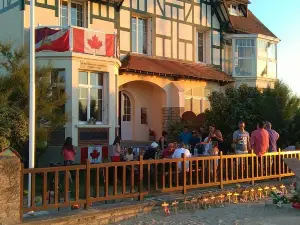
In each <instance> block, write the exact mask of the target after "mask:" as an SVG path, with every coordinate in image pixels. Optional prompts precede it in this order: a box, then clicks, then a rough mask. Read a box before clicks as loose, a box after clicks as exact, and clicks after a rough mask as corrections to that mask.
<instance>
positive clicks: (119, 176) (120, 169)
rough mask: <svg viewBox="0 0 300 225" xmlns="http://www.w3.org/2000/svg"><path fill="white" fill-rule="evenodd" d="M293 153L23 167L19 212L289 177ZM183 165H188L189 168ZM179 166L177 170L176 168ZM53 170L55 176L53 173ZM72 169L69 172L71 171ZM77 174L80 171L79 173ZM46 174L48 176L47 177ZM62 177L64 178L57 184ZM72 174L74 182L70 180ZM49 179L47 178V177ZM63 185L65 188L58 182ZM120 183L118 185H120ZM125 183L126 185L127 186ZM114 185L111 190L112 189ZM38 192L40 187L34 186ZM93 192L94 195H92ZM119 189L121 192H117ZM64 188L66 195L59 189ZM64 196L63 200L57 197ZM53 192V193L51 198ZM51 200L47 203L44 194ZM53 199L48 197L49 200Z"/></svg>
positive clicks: (221, 155) (280, 152)
mask: <svg viewBox="0 0 300 225" xmlns="http://www.w3.org/2000/svg"><path fill="white" fill-rule="evenodd" d="M287 157H288V158H291V157H296V158H298V159H300V151H290V152H282V151H281V150H280V149H279V151H278V152H273V153H267V154H265V155H264V156H262V157H257V156H256V155H255V154H254V152H253V151H252V152H251V153H249V154H242V155H223V154H222V152H221V153H220V155H219V156H197V157H186V156H185V155H184V154H183V155H182V156H181V158H167V159H155V160H143V156H139V160H138V161H130V162H108V163H101V164H91V163H90V162H89V160H87V162H86V164H84V165H74V166H60V167H50V168H36V169H23V167H22V168H21V175H22V176H21V189H22V190H21V191H20V193H21V202H20V205H21V206H22V207H21V209H20V210H21V212H23V211H24V212H28V211H32V210H46V209H50V208H59V207H64V206H68V205H70V204H84V208H88V207H89V205H90V204H91V203H93V202H97V201H107V200H115V199H122V198H134V197H138V198H139V200H143V199H144V196H145V195H146V194H149V193H155V192H174V191H182V193H183V194H186V193H187V191H188V190H189V189H192V188H204V187H212V186H220V187H221V188H223V187H224V185H226V184H233V183H241V182H251V183H252V184H254V183H255V181H257V180H267V179H271V178H272V179H273V178H277V179H279V180H281V179H282V177H287V176H292V175H293V173H292V172H290V171H289V170H288V169H287V167H286V165H285V164H284V163H283V161H282V160H283V159H284V158H287ZM187 164H189V166H188V167H187ZM180 165H181V171H179V170H178V168H179V166H180ZM53 173H54V178H53V179H51V177H53V175H51V174H53ZM72 173H73V175H72ZM80 173H84V174H82V175H80ZM28 174H31V176H32V184H31V188H32V190H31V192H32V195H31V197H32V199H31V202H32V203H31V206H29V207H27V206H26V207H25V206H23V198H22V197H23V180H24V176H27V175H28ZM49 174H50V175H49ZM62 174H63V175H64V176H63V179H64V182H61V180H62V177H61V176H60V175H62ZM81 176H84V179H80V180H81V181H84V186H83V188H85V195H84V196H82V195H81V194H80V193H82V192H80V190H81V188H82V185H80V180H79V178H80V177H81ZM69 178H72V181H73V182H72V184H71V183H70V182H69ZM37 179H41V180H42V183H43V185H42V187H41V188H40V187H38V186H37V185H36V183H37ZM49 179H51V180H49ZM49 181H50V182H51V185H53V183H54V188H53V193H49V191H48V190H49V187H48V182H49ZM62 184H63V185H64V188H62V187H61V185H62ZM71 185H73V186H75V196H74V197H73V199H70V196H69V191H70V190H71ZM119 185H121V186H120V187H121V188H118V187H119ZM128 186H129V188H128ZM111 187H112V191H111V189H110V188H111ZM39 188H40V189H41V190H38V189H39ZM91 190H92V191H93V194H92V196H91ZM120 190H121V191H120ZM61 191H64V193H60V192H61ZM61 194H63V195H62V196H63V198H61V197H60V196H61ZM53 195H54V196H53ZM36 196H41V197H42V199H43V202H42V204H41V205H38V204H36V203H35V200H36V199H35V197H36ZM48 197H49V198H50V199H49V202H48V201H47V198H48ZM52 197H54V200H52V201H51V198H52Z"/></svg>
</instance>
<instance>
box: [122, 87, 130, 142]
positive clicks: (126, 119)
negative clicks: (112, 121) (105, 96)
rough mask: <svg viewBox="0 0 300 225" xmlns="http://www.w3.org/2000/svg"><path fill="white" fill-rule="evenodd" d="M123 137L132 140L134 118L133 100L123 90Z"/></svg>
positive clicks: (125, 139)
mask: <svg viewBox="0 0 300 225" xmlns="http://www.w3.org/2000/svg"><path fill="white" fill-rule="evenodd" d="M120 102H121V137H122V140H124V141H132V136H133V135H132V133H133V122H132V120H133V118H132V111H133V108H132V101H131V99H130V97H129V96H128V94H126V93H125V92H121V101H120Z"/></svg>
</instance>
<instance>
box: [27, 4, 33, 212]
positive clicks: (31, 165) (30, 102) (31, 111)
mask: <svg viewBox="0 0 300 225" xmlns="http://www.w3.org/2000/svg"><path fill="white" fill-rule="evenodd" d="M29 83H30V93H29V168H34V162H35V1H33V0H31V1H30V80H29ZM30 205H31V174H29V177H28V206H29V207H30Z"/></svg>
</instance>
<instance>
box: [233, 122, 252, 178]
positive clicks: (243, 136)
mask: <svg viewBox="0 0 300 225" xmlns="http://www.w3.org/2000/svg"><path fill="white" fill-rule="evenodd" d="M232 142H233V144H234V146H235V147H234V150H235V154H237V155H239V154H248V152H249V151H250V150H251V146H250V135H249V133H248V132H247V131H245V122H244V121H240V122H239V129H238V130H236V131H235V132H234V133H233V141H232ZM245 160H246V158H244V157H240V158H239V159H238V167H239V171H244V175H246V173H245V172H246V167H247V165H246V162H245ZM242 161H243V164H242V163H241V162H242ZM243 165H244V166H243ZM235 171H236V170H235ZM236 176H239V178H242V177H241V172H240V174H236Z"/></svg>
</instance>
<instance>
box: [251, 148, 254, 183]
mask: <svg viewBox="0 0 300 225" xmlns="http://www.w3.org/2000/svg"><path fill="white" fill-rule="evenodd" d="M254 156H255V155H254V152H253V149H252V150H251V183H252V185H254V166H255V163H254Z"/></svg>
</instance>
